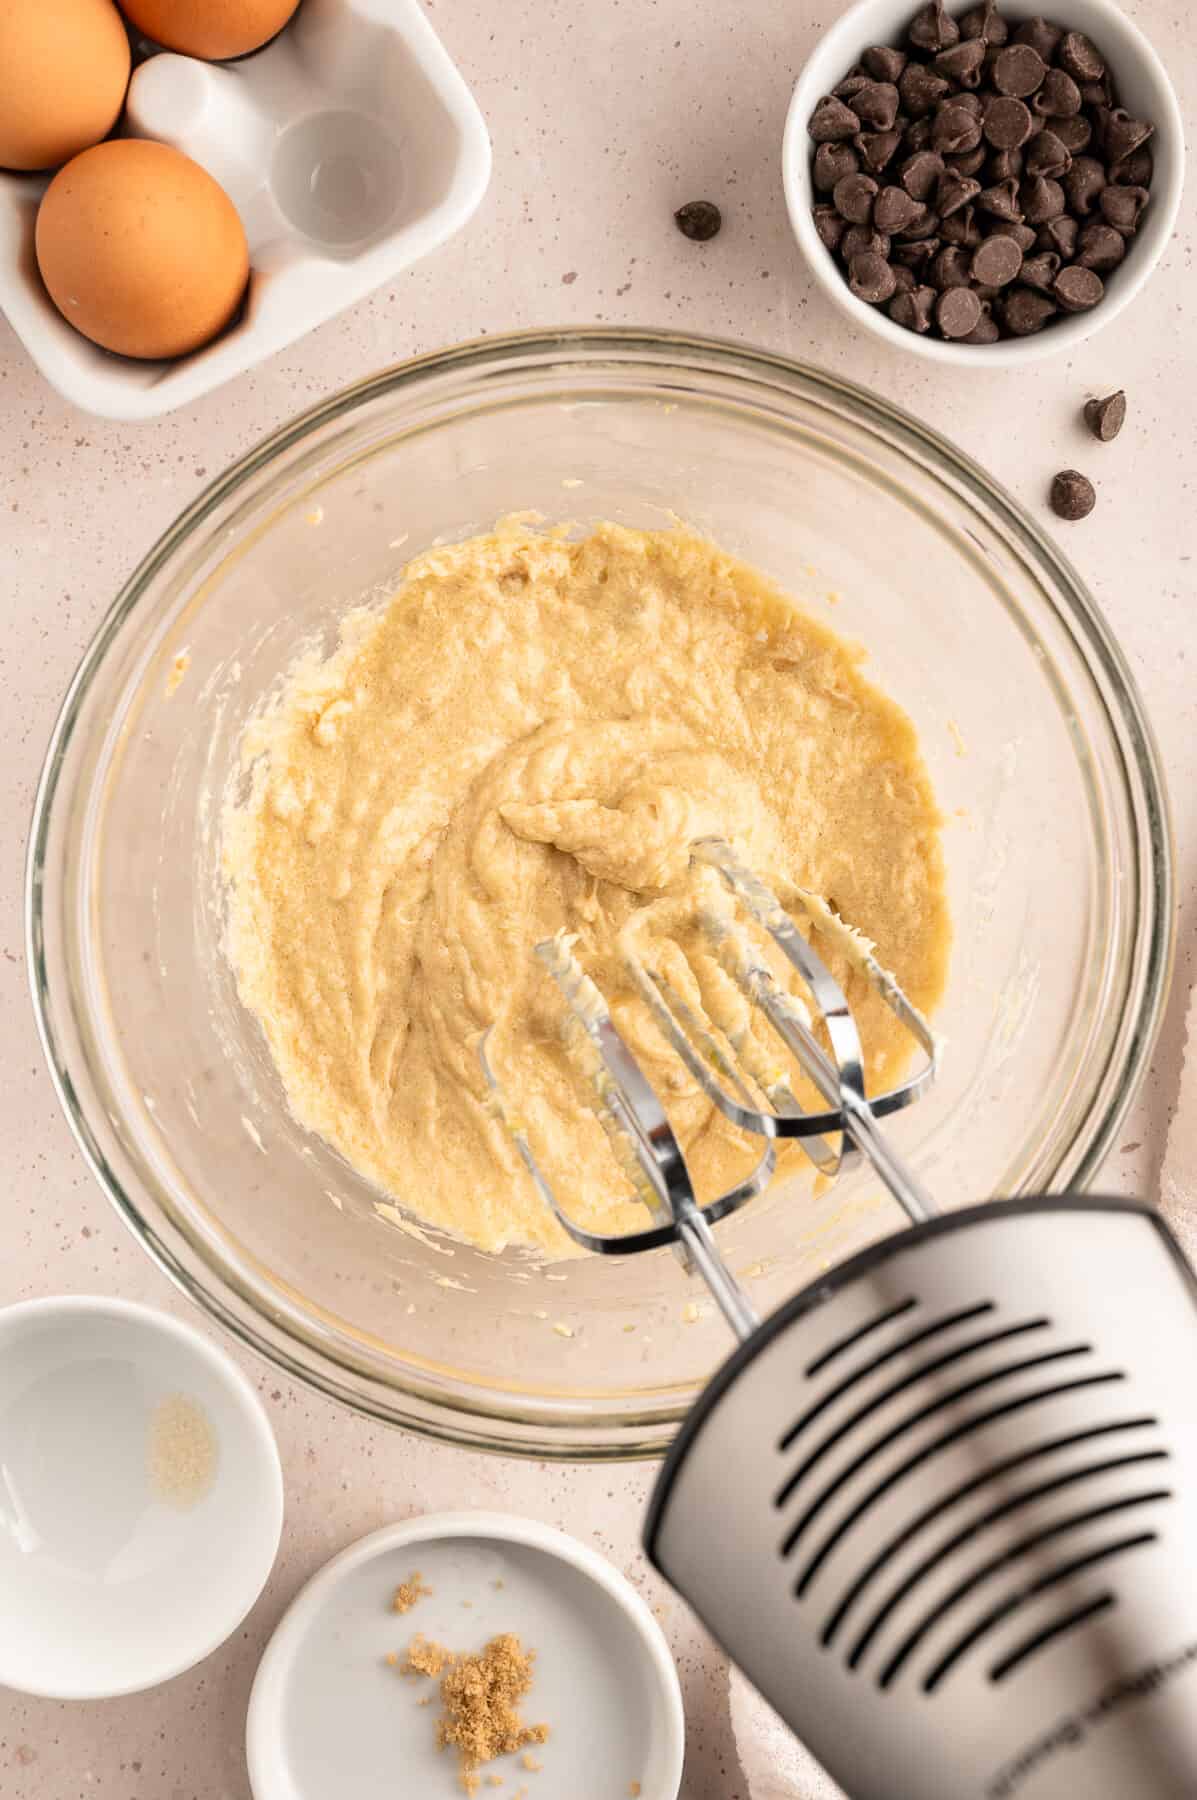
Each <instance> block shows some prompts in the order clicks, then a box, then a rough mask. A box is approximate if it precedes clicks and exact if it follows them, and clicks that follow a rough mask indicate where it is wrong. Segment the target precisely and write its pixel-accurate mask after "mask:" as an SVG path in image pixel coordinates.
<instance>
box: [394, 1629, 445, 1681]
mask: <svg viewBox="0 0 1197 1800" xmlns="http://www.w3.org/2000/svg"><path fill="white" fill-rule="evenodd" d="M452 1661H453V1652H452V1650H446V1649H445V1646H444V1645H443V1644H433V1643H431V1642H430V1641H429V1640H428V1639H427V1638H426V1637H423V1636H422V1635H420V1634H419V1633H417V1634H416V1636H415V1637H414V1638H413V1639H412V1641H411V1643H410V1644H409V1645H408V1646H407V1652H406V1654H405V1656H404V1658H403V1662H402V1664H401V1670H402V1673H403V1674H404V1675H432V1676H436V1675H439V1674H440V1673H441V1671H442V1670H443V1669H445V1668H447V1667H448V1665H449V1664H450V1663H451V1662H452Z"/></svg>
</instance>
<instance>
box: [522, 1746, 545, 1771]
mask: <svg viewBox="0 0 1197 1800" xmlns="http://www.w3.org/2000/svg"><path fill="white" fill-rule="evenodd" d="M543 1741H544V1740H543V1738H542V1739H541V1740H540V1742H542V1743H543ZM520 1761H521V1762H522V1764H523V1766H524V1768H525V1769H528V1770H529V1771H530V1772H531V1773H532V1774H534V1775H535V1774H536V1773H537V1772H538V1771H539V1770H541V1769H543V1768H544V1764H543V1763H542V1762H541V1761H540V1758H539V1757H536V1756H533V1754H532V1752H531V1751H530V1750H525V1751H524V1754H523V1756H522V1757H521V1758H520Z"/></svg>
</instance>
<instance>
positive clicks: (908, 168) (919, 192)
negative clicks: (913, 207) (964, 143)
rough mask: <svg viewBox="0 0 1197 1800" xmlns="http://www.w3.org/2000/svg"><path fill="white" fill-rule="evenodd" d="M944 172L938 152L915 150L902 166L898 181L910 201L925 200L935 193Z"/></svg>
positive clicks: (942, 161)
mask: <svg viewBox="0 0 1197 1800" xmlns="http://www.w3.org/2000/svg"><path fill="white" fill-rule="evenodd" d="M943 171H944V160H943V157H942V156H941V155H940V154H939V152H938V150H916V151H915V153H914V155H913V156H908V157H907V158H906V161H905V162H904V163H903V164H902V167H901V170H900V171H899V175H898V179H899V180H900V181H901V183H902V186H903V187H904V188H905V189H906V192H907V193H908V194H909V195H910V197H911V199H912V200H927V199H929V198H930V196H931V195H932V194H933V193H934V192H935V189H936V186H937V184H938V182H939V178H940V176H941V175H942V174H943Z"/></svg>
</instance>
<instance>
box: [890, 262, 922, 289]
mask: <svg viewBox="0 0 1197 1800" xmlns="http://www.w3.org/2000/svg"><path fill="white" fill-rule="evenodd" d="M889 266H890V268H891V269H892V270H893V272H894V291H895V293H900V294H912V293H913V292H914V290H915V288H916V287H917V286H918V282H917V281H916V280H915V278H914V270H913V269H908V268H907V267H906V265H905V264H904V263H895V262H891V263H890V265H889Z"/></svg>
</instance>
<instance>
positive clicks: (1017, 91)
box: [993, 44, 1047, 100]
mask: <svg viewBox="0 0 1197 1800" xmlns="http://www.w3.org/2000/svg"><path fill="white" fill-rule="evenodd" d="M1046 74H1047V64H1046V63H1045V62H1044V60H1043V58H1042V57H1041V56H1040V54H1039V52H1038V50H1035V49H1032V47H1031V45H1030V44H1008V45H1007V46H1006V48H1005V49H1004V50H999V51H998V53H997V55H996V56H995V57H994V59H993V85H994V87H995V88H996V89H997V91H998V93H999V94H1013V95H1014V96H1015V97H1016V98H1017V99H1019V100H1026V99H1027V98H1028V97H1029V96H1030V95H1031V94H1033V93H1035V92H1036V90H1037V89H1038V88H1039V87H1041V86H1042V84H1043V78H1044V76H1045V75H1046Z"/></svg>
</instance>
